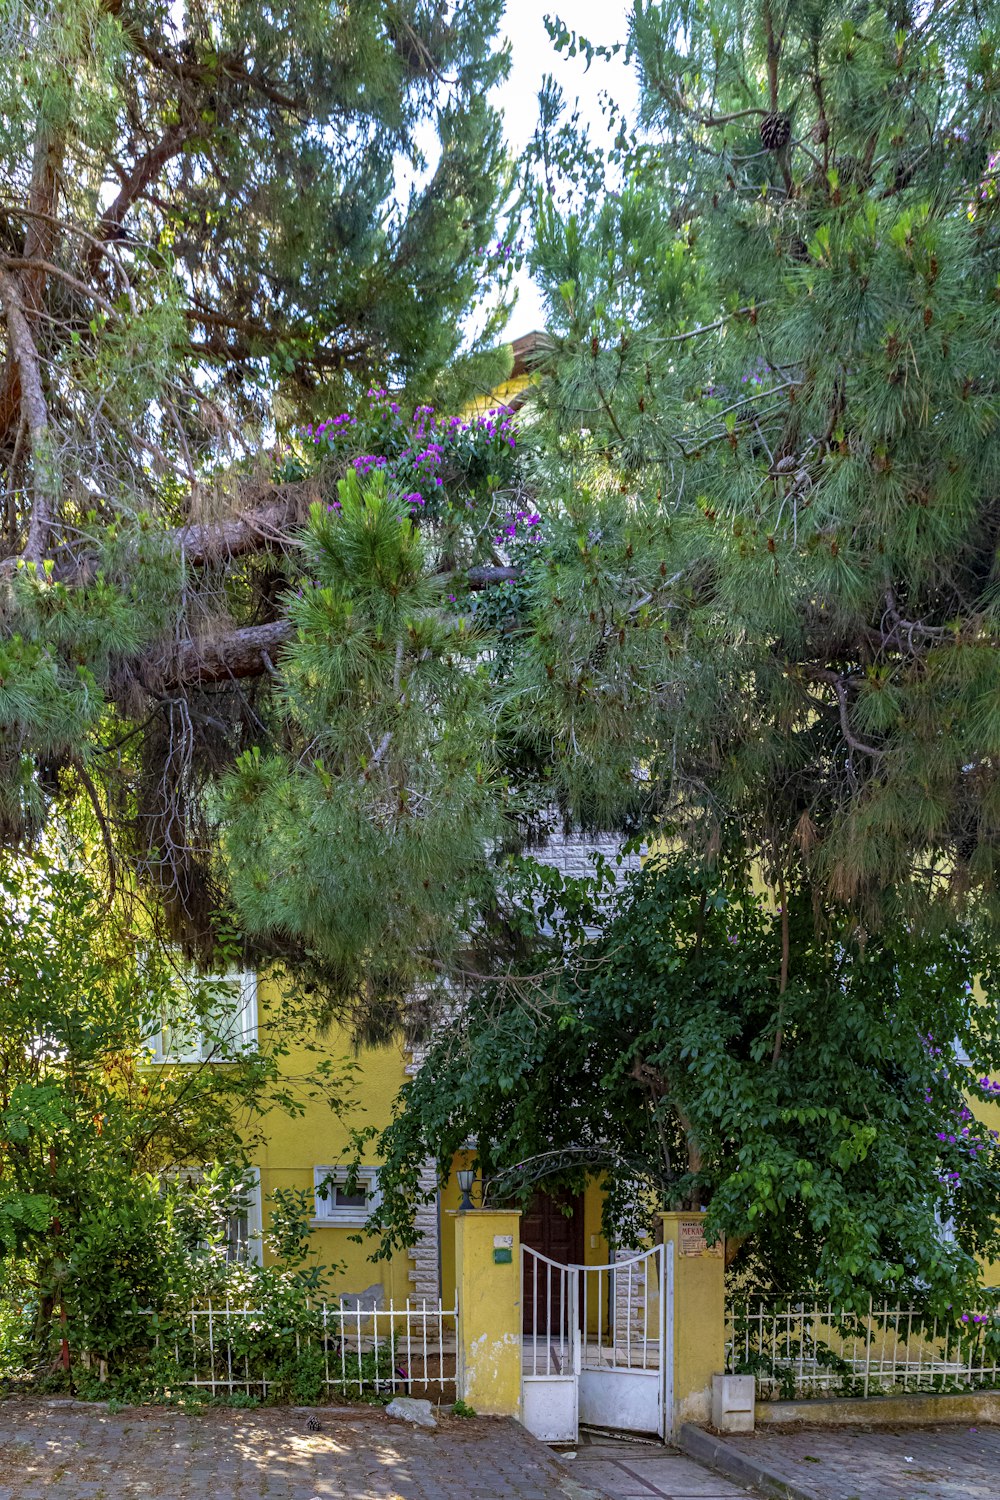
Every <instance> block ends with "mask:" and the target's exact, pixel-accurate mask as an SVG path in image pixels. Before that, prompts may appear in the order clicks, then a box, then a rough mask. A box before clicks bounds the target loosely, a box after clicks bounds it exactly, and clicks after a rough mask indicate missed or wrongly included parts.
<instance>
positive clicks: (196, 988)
mask: <svg viewBox="0 0 1000 1500" xmlns="http://www.w3.org/2000/svg"><path fill="white" fill-rule="evenodd" d="M146 1046H147V1047H148V1048H149V1050H150V1051H151V1052H152V1061H153V1062H154V1063H196V1062H226V1061H231V1060H232V1059H233V1058H234V1057H238V1056H239V1055H240V1054H241V1053H243V1052H250V1051H254V1050H256V1046H257V976H256V974H254V973H252V972H250V971H249V970H245V971H234V972H232V973H229V974H208V975H184V974H178V975H177V978H176V981H175V983H174V985H173V986H172V989H171V992H170V994H169V995H168V996H167V997H166V998H165V1000H164V1003H163V1005H162V1008H161V1011H160V1013H159V1014H158V1015H156V1016H154V1017H152V1018H151V1019H150V1022H149V1024H148V1029H147V1033H146Z"/></svg>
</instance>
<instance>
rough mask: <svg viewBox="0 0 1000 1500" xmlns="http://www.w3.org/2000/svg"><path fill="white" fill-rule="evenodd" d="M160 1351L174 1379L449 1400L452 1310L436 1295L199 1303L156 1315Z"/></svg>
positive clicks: (222, 1390)
mask: <svg viewBox="0 0 1000 1500" xmlns="http://www.w3.org/2000/svg"><path fill="white" fill-rule="evenodd" d="M153 1327H154V1329H155V1334H154V1338H153V1344H154V1349H155V1351H156V1354H157V1355H158V1356H159V1358H160V1359H161V1361H162V1360H166V1361H168V1362H169V1363H170V1366H171V1372H170V1383H171V1386H172V1387H174V1388H178V1389H181V1388H190V1389H198V1390H202V1391H208V1392H210V1393H211V1394H212V1395H213V1396H218V1395H231V1394H234V1393H236V1392H238V1391H242V1392H245V1393H246V1395H248V1396H259V1397H260V1398H262V1399H267V1397H268V1396H273V1395H285V1396H287V1395H288V1394H292V1395H295V1394H298V1395H299V1396H303V1395H304V1394H306V1393H308V1392H315V1393H317V1394H321V1395H327V1396H332V1395H336V1396H340V1397H341V1398H343V1399H345V1400H352V1401H356V1400H358V1399H359V1398H361V1399H363V1398H366V1397H368V1398H376V1399H377V1398H379V1397H385V1396H391V1395H394V1394H398V1395H416V1396H421V1397H429V1398H430V1399H431V1400H433V1401H449V1402H450V1401H453V1400H454V1399H455V1361H456V1327H457V1322H456V1310H455V1308H454V1307H450V1308H445V1307H444V1306H443V1304H442V1303H441V1302H436V1303H434V1302H426V1301H425V1302H419V1303H413V1302H410V1301H407V1302H406V1303H405V1304H404V1305H403V1306H401V1307H400V1306H396V1305H395V1304H394V1303H393V1302H392V1301H390V1302H389V1303H388V1304H387V1305H386V1306H379V1307H361V1306H355V1307H350V1306H348V1307H342V1306H341V1305H340V1304H338V1303H326V1302H321V1303H313V1304H310V1305H307V1306H306V1307H305V1309H304V1310H302V1311H300V1312H297V1313H296V1315H295V1316H293V1317H291V1318H288V1319H282V1318H280V1317H277V1318H276V1317H275V1315H274V1313H273V1311H271V1310H265V1309H261V1308H254V1307H236V1306H234V1305H233V1304H231V1303H229V1302H225V1303H216V1302H211V1301H208V1302H205V1303H203V1304H202V1305H200V1306H198V1307H192V1308H190V1309H189V1310H187V1311H186V1312H185V1313H183V1314H179V1315H175V1316H167V1317H162V1316H161V1317H157V1318H156V1319H154V1320H153Z"/></svg>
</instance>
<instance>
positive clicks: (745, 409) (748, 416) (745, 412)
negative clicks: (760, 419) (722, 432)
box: [735, 401, 758, 425]
mask: <svg viewBox="0 0 1000 1500" xmlns="http://www.w3.org/2000/svg"><path fill="white" fill-rule="evenodd" d="M735 415H736V420H737V422H746V423H747V424H748V425H749V424H750V423H751V422H756V420H757V416H758V412H757V408H756V406H754V404H753V402H752V401H741V402H740V404H739V406H738V407H737V408H736V413H735Z"/></svg>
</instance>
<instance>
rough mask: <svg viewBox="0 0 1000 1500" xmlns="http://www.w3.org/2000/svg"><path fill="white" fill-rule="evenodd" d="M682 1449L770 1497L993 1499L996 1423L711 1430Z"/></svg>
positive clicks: (693, 1432)
mask: <svg viewBox="0 0 1000 1500" xmlns="http://www.w3.org/2000/svg"><path fill="white" fill-rule="evenodd" d="M681 1443H682V1446H683V1447H684V1449H685V1451H686V1452H687V1453H688V1454H691V1455H694V1456H696V1457H697V1458H698V1459H699V1460H700V1461H702V1462H707V1463H710V1464H712V1465H713V1466H714V1467H715V1468H716V1469H717V1470H718V1471H719V1472H721V1473H723V1474H725V1475H727V1476H728V1477H729V1478H730V1479H731V1480H733V1481H734V1482H736V1483H739V1482H742V1483H746V1484H754V1485H755V1486H756V1487H757V1488H759V1490H760V1492H761V1493H762V1494H764V1495H769V1496H773V1497H775V1500H998V1497H1000V1427H990V1426H983V1425H977V1426H975V1427H970V1426H965V1425H958V1424H955V1425H948V1426H936V1427H920V1428H913V1427H908V1428H878V1429H871V1428H868V1429H858V1428H854V1429H848V1428H840V1429H836V1428H808V1427H796V1428H791V1429H789V1430H787V1431H777V1430H775V1429H770V1430H768V1429H763V1430H758V1431H757V1432H755V1433H752V1434H747V1435H746V1436H743V1435H740V1436H737V1435H735V1434H727V1436H726V1437H725V1438H722V1437H717V1436H716V1435H715V1434H713V1433H710V1432H705V1431H702V1430H701V1429H699V1428H692V1427H685V1428H683V1429H682V1431H681Z"/></svg>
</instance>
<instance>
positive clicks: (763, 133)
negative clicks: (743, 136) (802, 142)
mask: <svg viewBox="0 0 1000 1500" xmlns="http://www.w3.org/2000/svg"><path fill="white" fill-rule="evenodd" d="M791 135H792V117H791V115H784V114H773V115H765V116H764V118H763V120H761V122H760V143H761V145H762V146H763V147H764V150H765V151H780V150H781V148H782V146H787V145H788V142H789V140H790V139H791Z"/></svg>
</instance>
